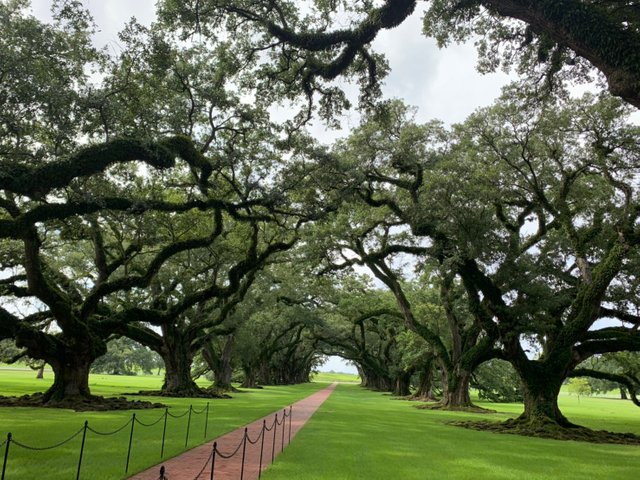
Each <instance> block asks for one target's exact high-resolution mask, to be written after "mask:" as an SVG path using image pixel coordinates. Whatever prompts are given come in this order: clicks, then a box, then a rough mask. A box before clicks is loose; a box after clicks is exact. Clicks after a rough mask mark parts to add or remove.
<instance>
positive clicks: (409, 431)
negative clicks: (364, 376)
mask: <svg viewBox="0 0 640 480" xmlns="http://www.w3.org/2000/svg"><path fill="white" fill-rule="evenodd" d="M45 376H46V377H47V378H46V379H45V380H44V381H37V380H35V378H34V372H30V371H19V370H4V369H0V393H3V394H23V393H29V392H34V391H37V390H44V389H45V388H46V387H47V385H48V384H49V383H50V382H51V374H45ZM354 380H356V378H355V377H354V376H344V375H340V374H320V375H318V376H317V377H316V382H317V383H314V384H307V385H299V386H294V387H270V388H265V389H263V390H249V391H246V393H239V394H236V395H235V396H234V398H233V399H231V400H213V401H211V403H210V420H209V425H208V432H207V438H208V439H210V438H214V437H216V436H218V435H220V434H222V433H225V432H227V431H230V430H232V429H234V428H237V427H238V426H241V425H243V424H246V423H248V422H250V421H251V420H253V419H256V418H259V417H261V416H263V415H265V414H268V413H269V412H272V411H274V410H276V409H279V408H282V407H284V406H285V405H288V404H290V403H292V402H294V401H295V400H297V399H300V398H304V397H305V396H307V395H309V394H311V393H312V392H313V391H316V390H318V389H319V388H322V387H324V386H325V383H323V382H333V381H341V382H348V381H354ZM161 382H162V379H161V377H158V376H136V377H114V376H108V375H92V377H91V389H92V391H93V392H94V393H96V394H100V395H117V394H120V393H123V392H130V391H137V390H140V389H158V388H159V387H160V384H161ZM205 384H206V382H205ZM149 399H150V400H158V399H156V398H149ZM159 400H160V401H162V402H164V403H166V404H167V405H169V406H170V407H171V411H172V412H173V413H174V414H180V413H183V412H186V411H187V410H188V407H189V404H193V406H194V408H196V409H202V408H204V406H205V405H206V400H202V399H194V400H190V399H159ZM479 403H480V404H481V405H482V406H485V407H488V408H494V409H496V410H498V411H499V412H500V413H498V414H492V415H478V414H465V413H453V412H439V411H427V410H417V409H415V408H413V405H414V403H412V402H407V401H403V400H395V399H392V397H390V396H388V395H383V394H380V393H373V392H369V391H366V390H364V389H362V388H360V387H358V386H357V385H348V384H341V385H339V386H338V388H337V390H336V392H335V393H334V394H333V395H332V396H331V397H330V398H329V400H328V401H327V402H326V403H325V404H324V405H323V406H322V407H321V408H320V410H319V411H318V412H317V413H316V415H314V417H312V419H311V420H310V422H309V423H308V424H307V425H306V426H305V428H304V429H303V430H302V431H301V432H300V434H299V435H298V436H297V438H296V441H295V442H293V443H292V444H291V446H290V447H289V448H287V449H286V450H285V452H284V454H283V456H281V457H278V460H277V461H276V463H275V464H274V465H273V466H271V467H270V468H269V470H268V471H267V472H266V473H265V475H263V478H265V480H285V479H286V480H291V479H310V480H314V479H316V480H318V479H323V480H340V479H363V480H364V479H381V480H382V479H385V480H388V479H399V478H402V479H416V480H417V479H420V480H424V479H438V480H440V479H473V480H482V479H492V480H493V479H513V478H518V479H557V478H562V479H580V480H584V479H585V478H588V479H614V478H615V479H616V480H618V479H627V478H629V479H632V478H633V479H636V478H638V472H640V448H639V447H634V446H618V445H595V444H586V443H578V442H561V441H554V440H544V439H536V438H525V437H516V436H512V435H500V434H494V433H485V432H477V431H471V430H465V429H462V428H458V427H452V426H449V425H447V424H446V422H447V421H449V420H459V419H495V420H502V419H506V418H508V417H510V416H514V415H517V414H518V413H519V412H520V411H521V410H522V406H521V405H519V404H506V405H495V404H489V403H482V402H479ZM561 408H562V410H563V412H564V413H565V414H566V415H567V416H568V417H569V419H570V420H572V421H574V422H576V423H579V424H582V425H586V426H589V427H592V428H595V429H608V430H613V431H620V432H627V431H628V432H633V433H636V434H640V409H638V408H637V407H634V406H633V405H632V404H631V402H622V401H619V400H614V399H607V398H584V397H582V398H580V399H578V398H577V397H574V396H568V395H563V396H562V397H561ZM131 414H132V412H131V411H125V412H106V413H84V412H81V413H76V412H72V411H69V410H54V409H38V408H0V438H2V439H4V438H6V433H7V432H9V431H10V432H12V433H13V435H14V437H15V438H16V439H17V440H18V441H21V442H23V443H26V444H29V445H32V446H47V445H51V444H54V443H56V442H58V441H60V440H63V439H64V438H66V437H68V436H69V435H71V434H72V433H73V432H75V431H78V430H79V429H80V428H81V427H82V424H83V422H84V420H85V419H87V420H89V425H90V426H91V427H93V428H94V429H96V430H99V431H103V432H104V431H109V430H113V429H115V428H117V427H119V426H121V425H124V424H125V423H126V422H127V421H128V420H129V419H130V418H131ZM136 415H137V417H138V418H139V419H140V420H142V421H143V422H145V423H151V422H153V421H154V420H156V419H158V418H160V417H161V415H162V410H144V411H138V412H136ZM129 433H130V429H129V427H126V428H124V429H123V430H122V431H121V432H119V433H118V434H116V435H113V436H107V437H101V436H97V435H95V434H92V433H89V434H88V436H87V441H86V450H85V456H84V458H83V464H82V475H81V478H85V479H114V478H123V477H124V465H125V461H126V454H127V451H126V450H127V444H128V438H129ZM161 436H162V421H161V422H159V423H158V424H156V425H155V426H153V427H141V426H140V425H136V426H135V430H134V439H135V441H134V444H133V450H132V456H131V466H130V470H129V472H130V473H131V474H133V473H135V472H136V471H140V470H142V469H144V468H146V467H148V466H151V465H154V464H156V463H158V462H160V441H161ZM185 436H186V417H183V418H180V419H173V418H169V421H168V435H167V443H166V447H165V458H168V457H171V456H174V455H176V454H178V453H180V452H182V451H184V450H185V447H184V442H185ZM80 440H81V438H80V436H78V437H76V438H74V439H73V440H72V441H71V442H70V443H69V444H67V445H65V446H62V447H59V448H56V449H54V450H48V451H36V452H32V451H27V450H24V449H21V448H19V447H17V445H13V444H12V446H11V450H10V455H9V463H8V468H7V475H6V479H7V480H13V479H32V478H47V479H54V480H55V479H71V478H75V471H76V468H77V461H78V453H79V447H80ZM204 440H205V438H204V414H199V415H193V417H192V425H191V431H190V440H189V447H192V446H195V445H197V444H199V443H202V442H203V441H204ZM1 441H2V440H0V442H1ZM3 453H4V448H2V449H0V455H1V454H3Z"/></svg>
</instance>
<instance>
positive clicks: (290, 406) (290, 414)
mask: <svg viewBox="0 0 640 480" xmlns="http://www.w3.org/2000/svg"><path fill="white" fill-rule="evenodd" d="M292 417H293V405H289V445H291V418H292Z"/></svg>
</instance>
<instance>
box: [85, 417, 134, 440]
mask: <svg viewBox="0 0 640 480" xmlns="http://www.w3.org/2000/svg"><path fill="white" fill-rule="evenodd" d="M132 421H133V418H131V419H130V420H128V421H127V423H125V424H124V425H122V426H121V427H120V428H116V429H115V430H114V431H112V432H100V431H98V430H94V429H93V428H91V427H89V426H87V430H89V431H90V432H92V433H95V434H96V435H102V436H105V437H106V436H109V435H115V434H116V433H118V432H121V431H122V430H124V429H125V427H127V426H129V424H130V423H131V422H132Z"/></svg>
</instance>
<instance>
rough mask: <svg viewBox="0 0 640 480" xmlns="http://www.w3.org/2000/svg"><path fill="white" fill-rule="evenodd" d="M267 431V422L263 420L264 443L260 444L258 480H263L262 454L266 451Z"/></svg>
mask: <svg viewBox="0 0 640 480" xmlns="http://www.w3.org/2000/svg"><path fill="white" fill-rule="evenodd" d="M266 431H267V421H266V420H262V441H261V442H260V466H259V467H258V478H262V452H263V451H264V436H265V432H266Z"/></svg>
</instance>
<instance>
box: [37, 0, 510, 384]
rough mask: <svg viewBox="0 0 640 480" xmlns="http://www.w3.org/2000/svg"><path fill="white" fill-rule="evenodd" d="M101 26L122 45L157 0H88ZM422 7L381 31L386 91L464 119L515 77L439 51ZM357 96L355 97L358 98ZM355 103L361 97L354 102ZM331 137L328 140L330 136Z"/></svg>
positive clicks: (105, 40) (105, 38) (100, 38)
mask: <svg viewBox="0 0 640 480" xmlns="http://www.w3.org/2000/svg"><path fill="white" fill-rule="evenodd" d="M83 1H84V4H85V6H87V7H88V8H89V10H90V11H91V13H92V14H93V17H94V19H95V21H96V24H97V25H98V29H99V32H98V33H97V34H96V36H95V42H96V44H97V45H98V46H103V45H108V46H109V47H110V48H113V49H115V50H117V49H118V37H117V34H118V31H119V30H120V29H121V28H122V27H123V25H124V24H125V23H126V22H127V21H128V20H129V19H130V18H131V17H133V16H135V17H136V18H137V19H138V21H140V22H141V23H144V24H149V23H151V22H152V21H153V20H154V18H155V3H156V2H155V0H83ZM50 5H51V0H32V8H33V12H34V14H35V15H36V16H37V17H39V18H43V19H46V18H49V17H50V15H49V8H50ZM421 19H422V6H421V7H420V8H418V9H417V11H416V12H415V13H414V14H413V16H412V17H411V18H409V19H408V20H407V21H405V22H404V23H403V24H402V25H400V26H399V27H397V28H395V29H393V30H391V31H384V32H381V33H380V35H379V36H378V38H377V39H376V40H375V43H374V46H375V48H376V50H377V51H380V52H383V53H385V55H386V57H387V59H388V61H389V64H390V67H391V73H390V75H389V76H388V78H387V80H386V82H385V85H384V88H383V93H384V95H385V97H389V98H392V97H393V98H401V99H403V100H404V101H405V103H407V104H408V105H413V106H415V107H416V108H417V120H418V121H420V122H424V121H427V120H430V119H433V118H438V119H440V120H443V121H444V122H445V123H447V124H451V123H456V122H460V121H462V120H464V119H465V118H466V117H467V115H469V114H470V113H471V112H473V111H474V110H475V109H477V108H479V107H483V106H487V105H490V104H491V103H492V102H493V101H494V99H495V98H496V97H497V96H498V95H499V94H500V89H501V87H502V86H503V85H505V84H506V83H507V82H508V81H509V77H507V76H506V75H505V74H503V73H495V74H491V75H480V74H479V73H478V72H476V70H475V65H476V60H477V55H476V51H475V48H474V47H473V45H469V44H467V45H456V46H451V47H448V48H447V49H445V50H439V49H438V48H437V46H436V43H435V41H434V40H432V39H429V38H426V37H424V36H423V35H422V33H421V30H422V28H421ZM354 100H355V99H354ZM354 103H355V101H354ZM357 122H358V117H357V115H355V114H352V115H350V116H349V117H348V119H347V120H346V121H345V123H344V125H345V127H347V128H348V127H351V126H355V125H356V124H357ZM314 130H316V132H314V133H317V134H323V135H325V136H326V135H328V136H329V137H335V136H336V135H339V134H336V133H331V134H328V133H327V132H326V129H323V128H322V127H316V128H315V129H314ZM329 140H330V138H326V139H325V141H329ZM321 370H336V371H344V372H355V369H354V367H351V366H347V365H346V364H345V363H344V362H341V361H338V359H332V360H331V361H330V362H329V363H327V364H326V365H325V366H324V367H323V368H321Z"/></svg>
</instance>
